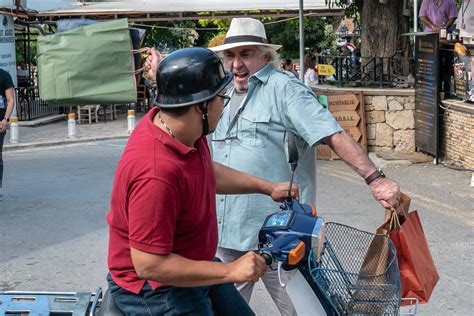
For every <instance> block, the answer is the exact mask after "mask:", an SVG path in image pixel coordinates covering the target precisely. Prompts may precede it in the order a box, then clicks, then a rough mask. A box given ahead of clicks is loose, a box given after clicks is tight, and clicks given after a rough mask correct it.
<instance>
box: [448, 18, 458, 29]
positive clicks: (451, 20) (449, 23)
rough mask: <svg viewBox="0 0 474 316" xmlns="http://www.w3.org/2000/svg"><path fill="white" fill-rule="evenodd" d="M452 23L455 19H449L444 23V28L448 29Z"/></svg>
mask: <svg viewBox="0 0 474 316" xmlns="http://www.w3.org/2000/svg"><path fill="white" fill-rule="evenodd" d="M454 21H456V19H449V20H448V21H447V22H446V28H448V27H450V26H451V25H452V24H453V23H454Z"/></svg>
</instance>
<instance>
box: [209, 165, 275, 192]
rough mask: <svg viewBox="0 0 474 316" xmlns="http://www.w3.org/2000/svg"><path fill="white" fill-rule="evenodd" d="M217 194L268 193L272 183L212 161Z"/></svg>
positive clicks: (270, 190)
mask: <svg viewBox="0 0 474 316" xmlns="http://www.w3.org/2000/svg"><path fill="white" fill-rule="evenodd" d="M213 165H214V173H215V175H216V182H217V193H218V194H248V193H262V194H266V195H270V194H271V192H272V189H273V184H272V183H270V182H268V181H265V180H262V179H259V178H257V177H254V176H251V175H249V174H247V173H244V172H241V171H238V170H235V169H232V168H229V167H226V166H224V165H222V164H220V163H217V162H214V163H213Z"/></svg>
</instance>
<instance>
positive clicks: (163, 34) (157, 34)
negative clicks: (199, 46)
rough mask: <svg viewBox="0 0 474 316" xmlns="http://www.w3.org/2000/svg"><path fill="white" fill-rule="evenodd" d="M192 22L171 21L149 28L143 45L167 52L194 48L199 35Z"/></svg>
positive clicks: (194, 23)
mask: <svg viewBox="0 0 474 316" xmlns="http://www.w3.org/2000/svg"><path fill="white" fill-rule="evenodd" d="M195 28H196V22H194V21H172V22H164V23H160V25H157V26H151V27H150V28H149V29H148V30H147V33H146V36H145V40H144V45H145V46H146V47H156V48H158V49H159V50H160V51H163V52H167V51H173V50H176V49H180V48H185V47H190V46H194V44H195V43H196V41H197V39H198V38H199V34H198V33H197V32H196V31H195Z"/></svg>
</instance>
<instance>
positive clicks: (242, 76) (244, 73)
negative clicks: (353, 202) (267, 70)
mask: <svg viewBox="0 0 474 316" xmlns="http://www.w3.org/2000/svg"><path fill="white" fill-rule="evenodd" d="M248 75H249V73H248V72H243V73H234V77H235V78H237V79H240V80H242V79H245V78H247V76H248Z"/></svg>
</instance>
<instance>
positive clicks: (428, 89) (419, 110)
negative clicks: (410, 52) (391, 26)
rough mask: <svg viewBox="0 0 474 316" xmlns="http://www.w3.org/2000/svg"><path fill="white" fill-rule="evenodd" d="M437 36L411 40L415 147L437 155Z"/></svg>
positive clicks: (430, 35)
mask: <svg viewBox="0 0 474 316" xmlns="http://www.w3.org/2000/svg"><path fill="white" fill-rule="evenodd" d="M438 44H439V43H438V34H437V33H426V34H420V35H417V36H416V37H415V77H416V81H415V146H416V147H417V148H419V149H421V150H423V151H425V152H427V153H430V154H433V155H434V156H435V157H436V158H437V157H438V155H439V106H438V104H439V49H438Z"/></svg>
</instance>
